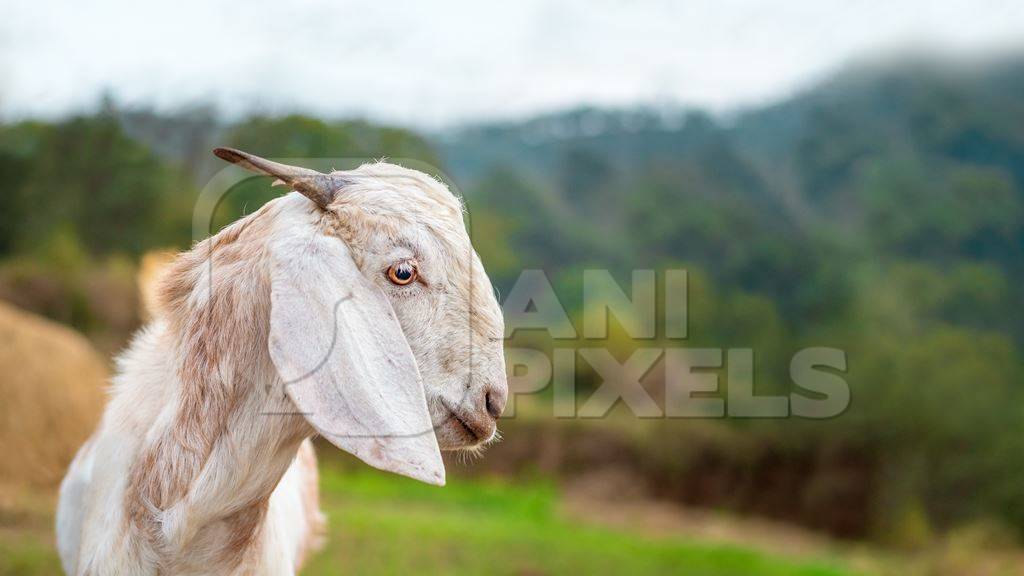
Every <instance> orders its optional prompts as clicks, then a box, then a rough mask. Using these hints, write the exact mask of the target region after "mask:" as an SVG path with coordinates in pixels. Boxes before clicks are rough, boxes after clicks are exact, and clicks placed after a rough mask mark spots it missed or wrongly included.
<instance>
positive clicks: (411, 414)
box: [57, 148, 508, 575]
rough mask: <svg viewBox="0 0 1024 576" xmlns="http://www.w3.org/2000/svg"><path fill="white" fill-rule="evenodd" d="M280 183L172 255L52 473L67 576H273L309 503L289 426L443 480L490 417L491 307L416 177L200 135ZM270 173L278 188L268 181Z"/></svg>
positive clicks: (498, 351)
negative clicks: (98, 404) (450, 453)
mask: <svg viewBox="0 0 1024 576" xmlns="http://www.w3.org/2000/svg"><path fill="white" fill-rule="evenodd" d="M214 153H215V154H216V155H217V156H219V157H220V158H222V159H225V160H227V161H229V162H232V163H234V164H237V165H239V166H241V167H243V168H246V169H249V170H251V171H254V172H257V173H259V174H262V175H267V176H272V177H274V178H275V179H276V180H275V183H283V184H285V185H287V186H289V187H290V188H291V189H292V190H293V191H292V192H291V193H289V194H287V195H285V196H282V197H280V198H277V199H275V200H272V201H270V202H268V203H267V204H265V205H264V206H263V207H262V208H260V209H259V210H258V211H256V212H255V213H253V214H252V215H250V216H248V217H245V218H243V219H241V220H239V221H237V222H235V223H233V224H232V225H230V226H228V227H226V228H224V229H223V230H222V231H220V232H219V233H218V234H216V235H215V236H213V237H211V238H209V239H207V240H204V241H202V242H199V243H198V244H196V245H195V246H194V247H193V249H192V250H191V251H189V252H186V253H183V254H181V255H179V256H178V257H177V258H176V260H175V261H174V262H173V263H172V264H171V265H170V266H169V267H168V270H167V272H166V273H165V275H164V276H163V278H162V279H161V281H160V284H159V288H158V310H157V312H156V317H155V319H154V320H153V321H152V322H151V323H150V324H149V325H147V326H146V327H144V328H143V329H142V330H141V331H140V333H139V334H137V335H136V336H135V338H134V340H133V341H132V343H131V344H130V345H129V347H128V348H127V350H126V351H125V352H124V353H123V354H122V355H121V356H120V358H119V359H118V362H117V374H116V375H115V377H114V379H113V386H112V395H111V398H110V401H109V404H108V406H107V408H106V411H105V413H104V416H103V419H102V421H101V423H100V426H99V428H98V430H97V431H96V432H95V433H94V435H93V436H92V437H91V438H90V439H89V440H88V441H87V442H86V444H85V445H84V446H83V447H82V448H81V449H80V451H79V453H78V455H77V456H76V457H75V460H74V461H73V463H72V465H71V468H70V470H69V471H68V473H67V476H66V477H65V479H64V482H63V484H62V486H61V493H60V502H59V506H58V511H57V536H58V548H59V551H60V555H61V561H62V563H63V566H64V569H65V570H66V571H67V572H68V573H71V574H78V575H86V574H91V575H95V574H211V573H216V574H293V573H294V572H295V571H296V570H298V568H299V566H300V565H301V563H302V560H303V557H304V556H305V555H306V554H307V553H308V552H309V551H310V550H311V549H312V548H313V547H314V543H315V541H316V539H317V538H318V532H319V530H320V529H321V525H322V518H321V515H320V512H319V509H318V504H317V498H318V495H317V488H316V482H317V480H316V463H315V457H314V455H313V452H312V447H311V444H310V440H309V439H310V438H311V437H312V436H313V435H314V434H319V435H321V436H323V437H324V438H325V439H326V440H328V441H329V442H331V443H332V444H334V445H335V446H337V447H339V448H341V449H342V450H345V451H347V452H350V453H352V454H354V455H355V456H357V457H358V458H360V459H362V460H363V461H365V462H366V463H368V464H370V465H372V466H375V467H377V468H380V469H382V470H387V471H391V472H395V473H398V474H403V475H406V476H409V477H412V478H415V479H418V480H421V481H424V482H428V483H431V484H436V485H443V484H444V482H445V470H444V464H443V461H442V459H441V452H440V450H442V449H443V450H456V449H474V448H476V447H478V446H480V445H482V444H484V443H486V442H488V441H490V440H491V439H492V438H493V437H494V436H495V432H496V420H497V418H498V416H500V414H501V412H502V410H503V408H504V405H505V401H506V397H507V394H508V392H507V385H506V381H505V365H504V357H503V350H502V327H503V321H502V316H501V309H500V308H499V307H498V304H497V302H496V300H495V298H494V293H493V290H492V288H491V285H490V281H489V280H488V278H487V275H486V274H485V273H484V270H483V267H482V265H481V263H480V259H479V258H478V257H477V255H476V253H475V252H474V251H473V249H472V246H471V244H470V240H469V235H468V234H467V232H466V227H465V225H464V222H463V212H462V205H461V203H460V202H459V200H458V199H457V198H456V197H455V196H454V195H452V194H451V192H450V191H449V190H448V189H447V188H446V187H445V186H444V185H443V184H441V183H440V182H438V181H437V180H435V179H433V178H431V177H429V176H427V175H425V174H423V173H420V172H416V171H414V170H409V169H405V168H402V167H399V166H395V165H391V164H386V163H371V164H366V165H363V166H361V167H359V168H357V169H355V170H350V171H336V172H331V173H320V172H316V171H313V170H309V169H305V168H300V167H295V166H288V165H284V164H279V163H276V162H271V161H269V160H266V159H263V158H260V157H257V156H254V155H251V154H248V153H245V152H241V151H238V150H233V149H227V148H218V149H216V150H215V151H214ZM278 181H279V182H278Z"/></svg>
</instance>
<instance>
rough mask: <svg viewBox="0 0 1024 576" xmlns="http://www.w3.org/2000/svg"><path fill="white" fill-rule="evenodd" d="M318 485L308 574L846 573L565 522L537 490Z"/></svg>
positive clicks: (462, 484) (337, 480) (552, 497)
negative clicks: (324, 521)
mask: <svg viewBox="0 0 1024 576" xmlns="http://www.w3.org/2000/svg"><path fill="white" fill-rule="evenodd" d="M322 485H323V487H324V491H325V493H324V509H325V511H326V512H327V515H328V517H329V518H330V522H331V538H330V541H329V544H328V546H327V548H326V550H324V551H323V552H321V553H320V554H319V555H318V556H316V557H315V558H314V560H313V562H312V563H311V564H310V567H309V571H308V572H309V573H310V574H334V573H337V571H338V569H339V567H341V568H343V569H344V570H345V571H346V573H351V574H410V573H429V574H456V573H457V574H573V573H580V574H627V573H628V574H666V573H685V574H695V575H702V576H712V575H714V576H725V575H732V574H735V575H737V576H740V575H742V576H758V575H762V574H763V575H775V574H778V575H780V576H781V575H786V576H797V575H805V576H827V575H834V576H839V575H843V574H852V572H847V571H845V570H843V569H841V568H840V567H838V565H834V564H833V563H829V562H824V561H822V562H817V563H815V562H808V561H800V562H798V561H793V560H786V559H782V558H777V557H772V556H769V555H766V554H761V553H757V552H752V551H750V550H745V549H741V548H737V547H732V546H724V545H715V544H708V543H701V542H693V541H687V540H683V539H680V538H650V537H645V536H643V535H642V534H639V535H638V534H635V533H626V532H623V531H614V530H609V529H604V528H599V527H594V526H588V525H582V524H579V523H577V522H572V521H568V520H565V519H562V518H561V517H560V516H559V515H558V513H557V506H556V505H557V503H558V498H557V495H556V493H555V491H554V490H553V489H552V487H550V486H547V485H543V484H539V485H529V486H511V485H508V484H506V483H502V482H499V481H493V482H467V481H455V482H452V483H450V484H449V485H448V486H446V487H445V488H444V489H442V490H439V489H437V488H433V487H430V486H425V485H422V484H418V483H415V482H412V481H410V480H406V479H403V478H398V477H395V476H389V475H384V474H381V473H378V472H372V471H365V470H362V471H351V470H350V471H346V472H345V473H339V472H338V471H337V470H335V469H332V468H330V467H325V470H324V474H323V476H322Z"/></svg>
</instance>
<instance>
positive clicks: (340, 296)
mask: <svg viewBox="0 0 1024 576" xmlns="http://www.w3.org/2000/svg"><path fill="white" fill-rule="evenodd" d="M282 232H283V237H279V238H278V239H277V240H275V241H274V242H273V243H272V245H271V260H272V271H271V275H272V276H271V314H270V357H271V359H272V360H273V362H274V365H275V367H276V368H277V371H278V374H279V375H280V376H281V378H282V379H283V380H284V383H285V390H286V393H287V394H288V396H289V397H290V398H291V399H292V401H293V402H294V403H295V405H296V407H297V408H298V409H299V410H301V411H302V412H303V415H304V416H305V418H306V420H307V421H308V422H309V423H310V425H312V426H313V428H315V429H316V430H317V432H319V433H320V434H321V435H323V437H324V438H326V439H327V440H329V441H330V442H331V443H332V444H334V445H335V446H337V447H339V448H341V449H342V450H345V451H347V452H350V453H352V454H354V455H355V456H357V457H358V458H360V459H361V460H363V461H364V462H366V463H367V464H370V465H372V466H375V467H377V468H380V469H382V470H387V471H390V472H395V473H398V474H402V475H405V476H409V477H411V478H415V479H417V480H422V481H423V482H427V483H430V484H437V485H443V484H444V481H445V473H444V463H443V462H442V460H441V452H440V449H439V448H438V445H437V438H436V436H435V435H434V430H433V426H432V424H431V420H430V413H429V412H428V410H427V403H426V397H425V395H424V390H423V383H422V381H421V379H420V374H419V370H418V369H417V367H416V360H415V358H414V357H413V355H412V351H411V350H410V349H409V344H408V342H407V341H406V340H405V335H404V333H403V332H402V328H401V326H400V325H399V323H398V319H397V318H396V317H395V313H394V310H393V309H392V308H391V304H390V303H389V302H388V300H387V297H386V296H385V294H384V293H383V291H382V290H381V289H380V288H379V287H378V286H376V285H374V284H373V283H372V282H370V281H369V280H368V279H367V278H366V277H365V276H363V274H362V273H361V272H360V271H359V269H358V267H357V266H356V264H355V262H354V261H353V260H352V257H351V255H350V253H349V249H348V246H347V245H346V244H345V243H344V242H343V241H341V240H340V239H338V238H334V237H330V236H325V235H323V234H320V233H318V232H316V231H314V230H312V229H311V228H310V227H308V226H306V227H299V228H298V229H296V230H289V231H282Z"/></svg>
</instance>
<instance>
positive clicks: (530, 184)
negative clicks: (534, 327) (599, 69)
mask: <svg viewBox="0 0 1024 576" xmlns="http://www.w3.org/2000/svg"><path fill="white" fill-rule="evenodd" d="M438 141H439V142H440V144H439V146H440V148H441V150H442V155H443V158H444V163H445V167H446V168H447V169H448V170H449V171H450V172H451V173H453V174H454V175H455V176H456V179H457V180H459V181H460V182H463V183H464V185H465V186H466V187H467V188H469V189H470V191H471V192H472V191H474V190H478V191H480V193H481V194H495V195H499V194H510V193H516V192H518V193H520V194H521V193H523V189H526V191H527V194H536V195H539V196H541V197H543V198H544V202H545V203H548V204H553V205H556V206H564V207H566V209H565V210H563V211H562V216H564V217H569V218H570V219H571V218H572V217H573V216H579V217H580V218H582V219H584V221H583V222H580V223H579V224H580V227H579V229H578V230H575V232H579V234H574V230H573V226H572V225H571V224H572V223H571V222H570V223H566V222H564V221H563V223H562V225H561V226H559V227H557V228H558V229H565V230H566V233H567V235H568V236H569V238H568V239H567V240H566V242H567V246H570V247H575V248H576V249H577V250H578V252H577V255H578V256H586V255H587V254H590V255H593V252H594V251H595V250H596V251H598V252H601V247H602V246H603V247H604V249H605V251H606V254H605V255H606V256H608V257H612V258H613V261H617V262H620V263H621V264H622V265H624V266H628V265H630V264H631V263H638V264H643V263H645V262H650V261H652V260H655V261H660V260H662V259H664V258H672V259H676V260H683V261H688V262H697V263H702V264H704V265H707V266H708V268H709V269H710V270H711V272H712V273H713V274H715V275H716V276H719V277H720V278H721V279H722V280H727V281H738V282H739V283H740V284H741V285H743V286H745V287H747V288H751V289H754V290H757V291H761V292H765V291H767V292H768V293H769V294H771V295H773V296H777V297H779V298H783V299H789V298H791V297H793V296H794V294H793V290H792V283H799V281H800V280H806V279H807V274H809V273H811V272H810V270H808V269H807V264H808V260H807V259H810V260H812V261H813V260H814V259H815V258H817V257H818V256H819V252H821V251H819V250H816V249H814V248H813V247H812V246H811V245H821V244H823V243H824V244H827V245H828V248H825V249H824V253H823V254H820V256H821V257H823V258H825V259H827V260H830V261H831V262H832V263H836V262H841V263H842V264H843V265H844V266H846V265H848V264H852V262H851V261H849V260H848V258H853V257H861V258H881V259H908V260H913V261H920V262H927V263H930V264H934V265H935V266H937V268H936V271H937V272H938V273H944V272H948V271H949V270H950V269H951V268H952V267H956V265H957V264H960V263H963V262H966V261H969V262H973V263H977V264H980V265H982V266H981V267H980V268H974V269H973V270H974V272H976V273H978V274H982V275H986V274H987V275H989V276H993V277H998V276H1002V275H1005V280H1007V281H1009V282H1010V283H1011V285H1019V283H1020V282H1021V281H1024V275H1022V274H1024V269H1022V267H1024V236H1022V230H1024V229H1022V220H1024V216H1022V203H1024V59H1020V58H1005V59H1002V60H999V61H988V62H985V63H979V62H974V63H970V62H963V63H959V64H951V63H949V62H939V61H936V60H929V59H924V58H922V59H912V60H906V61H902V62H900V63H899V64H891V63H890V64H886V65H872V64H864V65H859V66H851V67H850V68H848V69H846V70H843V71H841V72H839V73H837V74H836V75H834V76H833V77H831V78H829V79H827V80H826V81H824V82H822V83H820V84H818V85H816V86H814V87H812V88H810V89H808V90H806V91H804V92H802V93H800V94H797V95H795V96H793V97H792V98H789V99H786V100H785V101H782V102H779V103H777V104H774V105H771V106H767V107H764V108H760V109H752V110H747V111H744V112H742V113H738V114H735V115H733V116H732V117H729V118H714V117H711V116H709V115H707V114H703V113H701V112H697V111H680V110H655V109H642V110H615V111H609V110H599V109H578V110H574V111H570V112H566V113H561V114H554V115H549V116H544V117H540V118H535V119H531V120H528V121H524V122H518V123H503V124H492V125H484V126H475V127H469V128H465V129H462V130H458V131H453V132H450V133H448V134H445V135H443V136H442V137H441V138H439V139H438ZM506 188H507V189H508V190H512V191H514V192H509V191H508V190H506ZM492 200H494V199H492ZM494 201H498V202H501V200H500V199H498V200H494ZM508 202H509V205H508V206H503V209H506V210H514V209H515V208H516V207H517V206H520V207H521V206H524V205H529V203H524V202H521V201H511V200H510V201H508ZM570 206H571V209H570V208H569V207H570ZM616 214H618V215H619V216H616ZM595 219H596V221H597V223H599V224H600V225H601V226H600V228H601V230H600V232H599V233H598V234H597V235H596V236H593V237H592V236H589V235H588V231H592V230H593V227H592V226H591V225H592V224H593V223H594V222H595ZM538 232H539V231H538ZM609 232H612V233H613V234H612V235H611V237H612V238H615V240H614V241H612V242H608V241H607V240H608V239H609ZM622 248H626V249H625V250H622ZM537 256H538V258H540V259H541V261H542V262H543V261H545V259H544V258H543V254H538V255H537ZM615 258H618V260H615ZM551 263H552V264H553V262H551ZM819 264H821V266H813V267H814V268H815V270H816V272H814V273H813V274H819V275H820V274H821V273H822V272H821V270H823V269H825V268H827V267H828V263H827V262H819ZM987 265H991V267H986V266H987ZM823 267H824V268H823ZM787 272H788V274H787ZM780 273H781V276H780ZM784 278H785V280H784ZM780 280H781V281H782V284H781V285H780V284H779V281H780ZM825 280H827V279H825ZM773 284H774V285H773ZM805 285H806V284H805ZM822 289H824V288H823V287H822ZM1014 292H1017V291H1014ZM791 304H793V306H795V307H796V308H795V309H794V311H806V307H802V306H803V305H802V304H801V303H799V302H797V303H791ZM804 304H806V303H804ZM1018 304H1019V302H1018ZM1017 308H1020V306H1017ZM1018 320H1019V319H1018ZM1005 327H1006V328H1007V329H1009V328H1010V326H1005ZM1018 328H1019V326H1018ZM1015 331H1016V332H1017V334H1018V336H1020V335H1021V334H1020V330H1019V329H1017V330H1015Z"/></svg>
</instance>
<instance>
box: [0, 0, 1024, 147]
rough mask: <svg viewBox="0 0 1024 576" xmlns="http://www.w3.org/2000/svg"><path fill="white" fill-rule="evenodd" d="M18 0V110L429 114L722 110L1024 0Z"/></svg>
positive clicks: (14, 94) (8, 106) (1012, 13)
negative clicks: (105, 98)
mask: <svg viewBox="0 0 1024 576" xmlns="http://www.w3.org/2000/svg"><path fill="white" fill-rule="evenodd" d="M5 4H8V6H6V7H5V8H4V18H3V20H2V21H0V114H3V115H4V116H5V117H8V118H10V117H22V116H25V115H45V116H51V115H55V114H62V113H65V112H67V111H69V110H77V109H82V108H87V107H89V106H92V105H94V104H95V103H96V101H97V99H98V95H99V94H100V93H102V92H103V91H105V90H106V91H109V92H111V93H112V94H114V95H115V97H116V98H117V100H118V101H120V102H122V103H124V104H128V105H136V104H151V105H154V106H156V107H159V108H168V107H171V108H173V107H176V106H180V105H183V104H190V103H196V102H204V101H205V102H214V103H216V104H217V105H218V107H219V108H220V109H221V110H222V111H226V112H229V113H230V112H237V113H242V112H245V111H251V110H253V109H256V110H263V111H290V110H300V111H305V112H310V113H315V114H322V115H325V116H330V117H339V116H351V115H364V116H369V117H371V118H374V119H378V120H385V121H390V122H397V123H403V124H412V125H417V126H423V127H436V126H442V125H446V124H451V123H458V122H465V121H472V120H478V119H484V118H508V117H517V116H523V115H527V114H531V113H536V112H542V111H549V110H554V109H559V108H564V107H568V106H573V105H577V104H581V103H588V104H599V105H613V106H618V105H629V104H634V103H644V104H663V103H678V104H685V105H697V106H701V107H707V108H710V109H712V110H716V111H723V110H729V109H733V108H736V107H738V106H745V105H752V104H757V103H762V102H764V101H766V100H772V99H777V98H780V97H784V96H785V95H786V94H788V93H791V92H792V91H794V90H796V89H798V88H799V87H801V86H804V85H806V84H808V83H809V82H812V81H814V79H816V78H819V77H820V76H821V75H823V74H825V73H827V72H829V71H832V70H834V69H835V68H837V67H838V66H841V65H842V64H844V63H847V62H849V61H850V59H851V58H860V57H862V56H865V55H869V56H871V55H874V56H877V55H878V54H879V53H886V52H887V51H890V50H894V49H907V48H908V47H915V46H921V45H927V46H931V47H936V48H942V49H943V50H946V51H949V52H952V53H954V54H957V53H966V52H977V51H988V50H996V49H998V50H1004V49H1006V48H1007V47H1013V43H1015V42H1019V41H1020V40H1021V39H1022V38H1024V1H1021V0H970V1H953V2H943V1H941V0H909V1H903V2H900V1H897V0H883V1H875V0H871V1H856V0H846V1H841V0H796V1H792V2H767V1H750V2H743V1H735V0H717V1H708V2H694V1H680V2H670V1H664V2H662V1H655V2H646V3H641V2H626V1H608V0H596V1H595V0H591V1H584V0H579V1H565V0H563V1H559V2H540V1H533V0H531V1H519V2H503V3H497V2H480V1H477V2H468V1H467V2H429V3H428V2H421V3H412V2H409V3H386V4H385V3H381V2H377V3H371V2H368V1H364V2H347V1H326V0H325V1H320V0H303V1H299V2H280V1H279V2H266V1H263V0H245V1H242V0H237V1H235V2H230V3H216V2H207V1H204V0H176V1H164V2H143V1H140V0H102V1H91V0H82V1H81V2H67V1H66V0H13V2H12V0H6V2H5ZM12 4H13V5H12ZM370 6H372V7H370Z"/></svg>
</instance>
